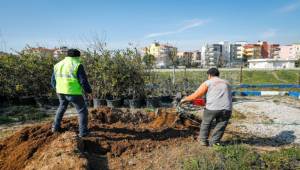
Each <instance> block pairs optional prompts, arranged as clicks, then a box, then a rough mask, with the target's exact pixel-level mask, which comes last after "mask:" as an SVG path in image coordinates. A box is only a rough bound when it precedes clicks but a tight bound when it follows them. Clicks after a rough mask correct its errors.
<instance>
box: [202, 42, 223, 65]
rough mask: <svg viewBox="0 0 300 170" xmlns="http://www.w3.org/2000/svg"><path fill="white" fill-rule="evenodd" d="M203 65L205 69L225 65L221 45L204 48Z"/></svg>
mask: <svg viewBox="0 0 300 170" xmlns="http://www.w3.org/2000/svg"><path fill="white" fill-rule="evenodd" d="M201 56H202V57H201V64H202V66H203V67H219V66H223V65H224V59H223V56H222V45H221V44H206V45H204V46H203V47H202V53H201Z"/></svg>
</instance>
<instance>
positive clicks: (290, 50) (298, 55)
mask: <svg viewBox="0 0 300 170" xmlns="http://www.w3.org/2000/svg"><path fill="white" fill-rule="evenodd" d="M279 58H281V59H287V60H288V59H295V60H299V59H300V44H291V45H281V46H280V51H279Z"/></svg>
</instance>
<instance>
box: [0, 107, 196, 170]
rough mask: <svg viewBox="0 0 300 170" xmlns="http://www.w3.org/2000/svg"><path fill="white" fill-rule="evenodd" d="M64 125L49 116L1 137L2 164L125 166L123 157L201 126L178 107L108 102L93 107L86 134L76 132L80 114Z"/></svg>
mask: <svg viewBox="0 0 300 170" xmlns="http://www.w3.org/2000/svg"><path fill="white" fill-rule="evenodd" d="M62 129H63V132H62V133H59V134H53V133H52V132H51V122H49V123H46V124H42V125H37V126H34V127H27V128H24V129H22V130H21V131H19V132H17V133H15V134H14V135H12V136H10V137H8V138H6V139H5V140H3V141H1V142H0V169H70V167H81V168H82V169H86V168H89V169H107V168H108V167H109V169H118V168H122V167H123V168H124V163H123V162H122V161H120V159H119V158H122V157H126V156H134V155H135V154H137V153H141V152H151V151H153V150H155V149H157V148H160V147H162V146H166V145H168V146H172V145H177V144H178V143H182V142H187V141H192V140H194V137H195V135H196V133H197V132H198V130H199V129H198V127H197V124H195V123H194V122H193V121H190V120H184V119H182V118H180V117H179V116H178V114H177V113H176V111H175V110H174V109H160V110H158V111H157V112H156V113H154V112H146V113H143V112H136V113H132V112H130V110H126V111H122V110H118V109H111V108H107V107H105V108H98V109H93V110H91V111H90V114H89V129H90V130H91V131H92V133H91V135H89V136H88V137H85V138H78V137H77V136H76V133H77V129H78V125H77V119H76V118H67V119H65V120H63V122H62ZM66 166H67V167H66ZM71 169H72V168H71ZM79 169H80V168H79Z"/></svg>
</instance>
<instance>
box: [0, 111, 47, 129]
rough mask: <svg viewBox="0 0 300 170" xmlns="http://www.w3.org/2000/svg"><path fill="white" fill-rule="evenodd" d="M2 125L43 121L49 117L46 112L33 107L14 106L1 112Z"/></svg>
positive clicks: (0, 122)
mask: <svg viewBox="0 0 300 170" xmlns="http://www.w3.org/2000/svg"><path fill="white" fill-rule="evenodd" d="M0 111H1V112H2V114H1V115H0V125H1V124H8V123H14V122H26V121H41V120H44V119H45V118H47V117H49V115H48V114H46V113H45V112H44V111H41V110H39V109H38V108H35V107H32V106H13V107H9V108H5V109H2V110H0Z"/></svg>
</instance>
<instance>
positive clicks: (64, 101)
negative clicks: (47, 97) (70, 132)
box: [52, 94, 88, 136]
mask: <svg viewBox="0 0 300 170" xmlns="http://www.w3.org/2000/svg"><path fill="white" fill-rule="evenodd" d="M57 96H58V99H59V107H58V109H57V111H56V115H55V119H54V123H53V126H52V128H53V129H54V130H59V129H60V123H61V121H62V118H63V116H64V113H65V112H66V110H67V108H68V105H69V103H70V102H71V103H72V104H73V105H74V106H75V109H76V111H77V113H78V115H79V116H78V119H79V120H78V122H79V136H84V135H86V134H87V133H88V109H87V105H86V103H85V101H84V98H83V96H81V95H66V94H57Z"/></svg>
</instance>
